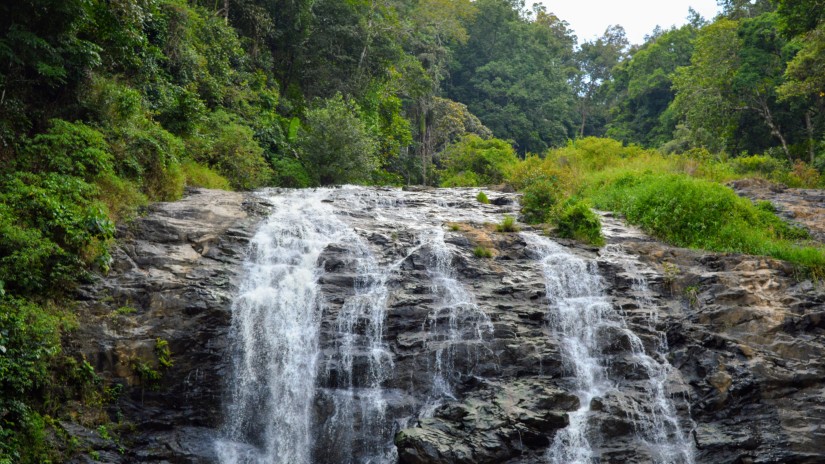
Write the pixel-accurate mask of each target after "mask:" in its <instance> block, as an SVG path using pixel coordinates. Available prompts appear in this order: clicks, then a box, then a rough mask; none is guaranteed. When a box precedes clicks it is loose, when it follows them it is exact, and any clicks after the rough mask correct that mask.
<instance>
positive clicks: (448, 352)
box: [419, 228, 493, 415]
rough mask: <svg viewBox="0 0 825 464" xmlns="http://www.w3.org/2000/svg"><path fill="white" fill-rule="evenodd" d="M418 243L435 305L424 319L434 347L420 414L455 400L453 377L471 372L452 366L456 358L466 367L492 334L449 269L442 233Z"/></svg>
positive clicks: (434, 231)
mask: <svg viewBox="0 0 825 464" xmlns="http://www.w3.org/2000/svg"><path fill="white" fill-rule="evenodd" d="M419 240H420V242H421V243H422V245H423V246H426V247H427V248H428V249H429V251H430V263H428V264H429V265H428V270H427V272H428V274H429V275H430V278H431V281H432V290H433V294H435V295H437V296H438V299H439V300H438V302H437V303H436V306H435V307H434V308H433V310H432V312H430V314H429V315H428V317H427V320H426V327H425V329H426V331H427V333H428V340H427V344H428V345H430V346H433V347H435V352H436V354H435V360H434V365H433V367H432V376H433V386H432V398H431V400H430V402H429V405H428V406H425V410H424V411H423V412H422V414H423V415H428V414H429V413H430V412H432V409H434V408H435V407H436V406H437V405H438V404H439V401H440V400H441V399H444V398H452V399H455V396H454V393H453V383H454V381H455V380H456V378H457V377H460V376H464V375H471V374H472V372H471V371H470V370H468V369H465V371H464V372H462V370H461V369H457V367H456V362H455V361H456V357H458V356H463V357H465V358H467V362H466V365H467V366H469V367H470V368H471V367H472V365H473V364H474V362H473V361H474V360H476V359H477V358H478V355H479V352H480V350H482V349H483V348H482V342H483V340H484V335H485V334H490V333H492V331H493V324H492V322H491V321H490V318H489V317H488V316H487V314H485V313H484V311H482V310H481V309H480V308H479V307H478V305H477V304H476V302H475V299H474V298H473V295H472V294H471V293H470V292H468V291H467V289H466V288H465V287H464V286H463V285H462V284H461V283H460V282H459V281H458V279H457V278H456V276H455V270H454V269H453V267H452V264H451V261H452V251H451V250H450V248H449V247H448V246H447V243H446V242H445V241H444V231H443V230H442V229H441V228H433V229H428V230H426V231H424V232H423V233H422V234H421V237H420V239H419Z"/></svg>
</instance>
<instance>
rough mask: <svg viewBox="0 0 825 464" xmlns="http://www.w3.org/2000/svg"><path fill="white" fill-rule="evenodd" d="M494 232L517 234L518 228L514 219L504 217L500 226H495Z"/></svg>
mask: <svg viewBox="0 0 825 464" xmlns="http://www.w3.org/2000/svg"><path fill="white" fill-rule="evenodd" d="M496 231H498V232H518V226H516V218H514V217H513V216H504V220H503V221H501V224H499V225H497V226H496Z"/></svg>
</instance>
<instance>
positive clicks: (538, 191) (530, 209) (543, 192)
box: [521, 179, 564, 224]
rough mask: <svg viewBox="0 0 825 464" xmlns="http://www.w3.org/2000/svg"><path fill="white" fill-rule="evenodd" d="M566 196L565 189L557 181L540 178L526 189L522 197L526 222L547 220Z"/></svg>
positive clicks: (533, 222)
mask: <svg viewBox="0 0 825 464" xmlns="http://www.w3.org/2000/svg"><path fill="white" fill-rule="evenodd" d="M563 198H564V191H563V189H562V188H561V185H559V183H558V182H557V181H554V180H552V179H542V180H538V181H536V182H534V183H532V184H530V185H528V186H527V187H526V188H525V189H524V195H523V196H522V198H521V214H522V216H523V219H524V222H526V223H528V224H540V223H543V222H547V221H548V220H549V219H550V218H551V217H552V215H553V213H554V210H555V209H556V207H557V206H558V205H559V204H560V203H561V201H562V200H563Z"/></svg>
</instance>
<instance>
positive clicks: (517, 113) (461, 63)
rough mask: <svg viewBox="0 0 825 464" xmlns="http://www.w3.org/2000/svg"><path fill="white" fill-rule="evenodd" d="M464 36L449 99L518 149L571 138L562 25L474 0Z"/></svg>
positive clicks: (496, 2)
mask: <svg viewBox="0 0 825 464" xmlns="http://www.w3.org/2000/svg"><path fill="white" fill-rule="evenodd" d="M476 8H477V9H478V14H477V15H476V16H475V19H474V21H473V22H472V23H471V24H470V25H468V27H467V30H468V31H469V32H470V38H469V40H468V41H467V44H466V45H465V46H463V47H461V48H460V49H459V50H458V51H457V52H456V62H455V65H454V68H453V72H452V74H451V76H450V80H449V84H448V86H447V88H448V95H449V96H450V97H451V98H453V99H454V100H457V101H460V102H462V103H465V104H467V106H468V107H469V109H470V111H471V112H473V113H474V114H476V115H477V116H478V117H479V118H480V119H481V121H482V122H483V123H484V124H485V125H486V126H487V127H489V128H490V129H491V130H492V131H493V133H494V134H495V135H496V136H497V137H500V138H505V139H510V140H512V141H514V142H515V143H516V145H517V147H518V150H519V152H521V153H526V152H536V153H539V152H542V151H544V150H545V149H546V148H547V147H549V146H551V145H557V144H561V143H563V142H564V141H566V140H567V139H568V137H570V135H572V134H571V132H572V126H573V124H574V122H573V121H572V117H573V107H572V104H573V98H572V91H571V89H570V86H569V84H568V78H569V77H570V75H569V73H568V69H569V66H570V64H571V60H572V51H573V43H574V38H573V36H572V34H571V33H570V32H569V30H568V29H567V25H566V23H564V22H563V21H561V20H560V19H558V18H557V17H556V16H554V15H550V14H547V13H546V12H545V11H543V10H538V13H537V14H536V16H535V19H534V20H528V19H527V18H528V17H529V16H531V15H528V14H527V12H526V11H525V10H524V9H523V2H519V1H508V0H478V1H477V2H476Z"/></svg>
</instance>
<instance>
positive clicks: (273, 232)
mask: <svg viewBox="0 0 825 464" xmlns="http://www.w3.org/2000/svg"><path fill="white" fill-rule="evenodd" d="M475 193H476V192H475V191H472V190H445V191H440V192H438V193H437V194H428V195H417V194H414V193H407V192H402V191H400V190H395V189H383V190H379V189H368V188H360V187H344V188H338V189H317V190H301V191H271V192H263V193H262V195H264V196H265V197H266V201H267V202H268V203H270V204H271V205H272V212H271V214H270V216H269V218H268V219H267V220H266V221H264V223H263V224H262V225H261V226H260V228H259V230H258V231H257V233H256V235H255V236H254V238H253V239H252V243H251V244H250V254H249V257H248V259H247V262H246V269H245V279H244V281H243V283H242V284H241V286H240V289H239V292H238V296H237V298H236V300H235V302H234V305H233V321H232V329H231V337H232V339H231V342H232V346H233V349H234V352H233V356H234V363H233V364H234V370H233V372H232V373H231V378H230V379H228V395H229V398H228V399H227V402H226V416H225V417H226V423H225V425H224V427H223V432H222V438H221V439H220V440H219V441H218V442H217V443H216V446H215V450H216V452H217V455H218V459H219V461H220V462H221V463H223V464H273V463H289V464H318V463H324V464H331V463H335V464H392V463H395V462H397V460H398V455H397V452H396V449H395V446H394V444H393V437H394V435H395V433H396V432H398V430H399V429H400V428H402V427H404V426H405V424H407V423H408V421H411V420H416V418H429V417H432V416H433V414H434V412H435V411H436V409H437V408H438V407H439V406H441V405H443V404H445V403H448V402H450V401H456V400H459V399H460V395H459V392H458V391H457V390H456V388H457V386H458V385H459V384H461V382H463V381H465V380H467V379H468V378H470V377H473V378H474V381H478V382H483V381H484V380H483V379H481V375H480V374H479V373H478V372H476V371H475V366H476V365H477V364H478V363H479V362H480V360H481V359H482V358H484V362H486V364H485V366H486V369H488V372H490V371H489V369H490V366H491V365H497V364H495V363H494V362H491V361H490V360H491V359H494V358H495V356H496V355H495V353H493V352H492V351H491V350H490V348H489V347H488V346H487V344H488V341H487V340H488V339H489V338H490V337H492V334H493V322H492V320H491V318H490V315H489V314H488V313H487V311H486V310H485V308H484V307H483V305H480V304H479V303H478V302H477V301H476V297H475V295H474V293H473V287H472V285H471V280H472V279H469V281H468V277H467V276H462V275H461V274H460V272H458V269H457V268H456V267H455V263H456V260H457V259H465V260H466V259H474V258H472V257H471V256H470V252H469V251H467V249H466V247H464V248H462V247H460V246H458V245H456V243H461V242H460V240H461V239H463V236H461V234H460V233H458V232H453V231H449V228H448V227H447V224H449V223H451V221H456V222H474V223H476V224H480V223H482V222H488V223H491V222H499V221H500V220H501V218H502V215H503V213H504V212H507V208H503V209H502V208H496V207H494V206H491V205H479V204H478V203H477V202H475V201H474V197H475ZM481 230H484V229H483V227H482V228H481ZM397 234H406V235H407V236H408V237H412V238H408V239H406V241H402V242H396V240H395V238H394V237H395V236H397ZM522 237H523V240H524V241H525V242H526V243H527V247H528V251H529V254H530V255H531V256H532V257H533V258H534V259H535V260H536V261H537V262H538V263H539V267H540V268H541V270H542V271H543V274H544V278H545V284H546V293H547V299H548V302H549V310H548V327H549V328H550V330H552V331H553V332H554V333H555V335H556V336H557V338H558V339H559V340H560V343H561V350H562V352H563V363H564V367H565V368H566V370H567V371H568V372H570V373H571V374H572V376H571V377H572V378H573V379H574V382H575V385H574V389H575V393H576V395H577V396H578V397H579V399H580V400H581V407H580V408H579V410H577V411H574V412H572V413H571V414H570V425H569V426H568V427H566V428H564V429H562V430H561V431H559V432H558V433H557V434H556V435H555V438H554V440H553V442H552V445H551V447H550V449H549V450H548V451H547V453H546V456H545V457H546V460H547V462H551V463H564V464H572V463H582V464H590V463H592V462H595V460H597V459H598V458H599V453H600V450H599V441H600V440H603V439H604V438H605V437H599V436H598V433H596V431H595V429H594V427H593V426H592V422H593V420H594V415H593V411H592V407H591V405H592V404H593V402H594V401H600V400H601V399H602V398H604V397H606V396H609V395H611V394H614V393H617V392H619V390H620V389H621V388H624V387H622V386H621V385H620V379H616V378H612V377H611V374H610V369H609V366H608V364H607V362H606V360H605V358H604V356H603V351H604V344H605V337H606V336H607V335H610V334H612V336H614V337H615V336H616V334H618V335H619V336H621V337H624V338H625V339H626V340H628V344H629V357H630V359H631V363H632V364H633V365H634V366H636V368H637V369H639V370H640V371H641V372H643V375H642V377H643V378H644V379H646V380H645V381H644V382H642V384H643V388H644V389H645V395H642V396H639V395H637V396H635V397H634V398H639V397H644V398H647V400H644V401H641V402H640V401H637V400H634V401H630V402H628V403H627V404H626V405H624V409H625V410H626V413H627V414H628V415H629V416H630V417H631V419H632V421H633V424H634V426H635V435H636V440H637V442H638V446H639V447H644V448H645V449H646V450H648V455H650V456H651V457H652V459H653V461H654V462H656V463H661V464H692V463H693V451H692V448H691V446H690V443H689V441H688V440H687V439H686V438H685V433H684V431H683V430H682V428H681V426H680V422H679V420H678V417H677V416H678V414H677V411H676V407H675V406H674V403H673V401H672V400H671V398H670V395H669V393H668V384H669V381H670V376H671V375H672V373H673V369H672V368H671V367H670V366H669V364H667V362H666V361H665V360H664V358H663V357H662V356H661V355H660V351H663V350H664V349H665V348H666V347H665V346H664V339H663V338H662V339H661V340H660V341H658V342H656V343H654V345H655V346H654V347H653V351H652V354H648V353H647V352H646V351H645V346H644V344H643V343H642V340H641V339H640V338H639V336H637V335H636V334H635V333H634V332H633V331H631V330H630V329H629V328H628V324H627V321H626V320H625V318H624V317H623V315H622V313H621V312H620V311H618V310H616V309H615V308H614V307H613V306H612V305H611V303H610V300H609V299H608V297H607V296H606V295H605V290H604V284H603V282H602V279H601V277H600V275H599V272H598V265H597V262H596V261H595V260H588V259H583V258H581V257H578V256H576V255H574V254H571V253H570V252H569V251H567V249H565V248H563V247H561V246H560V245H558V244H556V243H554V242H552V241H550V240H548V239H546V238H544V237H540V236H538V235H535V234H532V233H524V234H522ZM456 240H458V241H456ZM465 240H466V239H465ZM330 256H332V258H330ZM468 256H469V257H468ZM327 259H333V260H335V263H332V264H330V263H328V262H327V261H326V260H327ZM604 259H608V260H612V261H613V262H616V263H619V265H621V266H624V267H625V268H626V270H627V273H628V274H630V275H632V276H634V279H635V280H634V290H636V291H635V293H636V294H637V295H638V298H639V303H638V304H639V306H640V307H649V306H650V304H649V301H647V300H645V298H646V296H645V295H647V293H646V292H647V287H646V281H645V279H644V275H643V273H642V272H639V271H638V269H637V268H638V266H637V263H635V262H634V261H633V260H632V257H630V256H628V255H626V254H624V253H623V252H622V250H620V249H613V248H609V249H606V251H605V253H604ZM527 262H528V264H529V263H530V262H529V261H527ZM327 264H330V265H333V264H334V266H337V268H336V269H337V270H336V271H335V272H334V273H333V274H334V276H335V278H337V279H351V282H352V284H351V285H344V286H343V287H342V286H341V285H340V284H336V285H337V287H336V288H349V289H350V290H348V291H349V293H347V294H346V295H345V296H340V295H339V296H338V297H336V298H340V301H332V300H328V299H327V296H325V293H324V292H325V291H324V285H325V279H326V278H327V277H328V274H327V272H326V271H325V266H326V265H327ZM529 265H530V266H533V265H532V264H529ZM533 272H535V271H533ZM405 273H414V274H415V275H416V276H417V277H416V278H417V279H423V280H424V281H426V282H428V283H429V286H427V287H422V288H421V289H420V290H417V292H419V293H423V294H425V295H426V298H423V299H422V301H427V302H428V303H427V304H426V306H425V307H422V308H420V309H421V310H422V311H424V312H425V314H426V315H421V316H420V317H421V319H418V320H419V321H421V322H420V324H421V330H420V332H421V333H422V334H423V338H422V340H421V344H422V345H421V348H420V352H419V353H420V354H419V355H417V356H420V355H424V356H426V359H425V360H424V361H422V365H424V366H426V368H425V370H426V372H424V371H422V372H420V373H416V374H417V375H420V377H419V378H417V379H416V380H415V382H417V383H416V384H417V385H420V390H419V391H416V392H412V391H406V390H405V387H404V386H403V383H399V382H398V379H395V377H394V376H395V369H396V362H397V359H396V358H395V357H396V356H397V355H396V354H394V349H395V348H394V345H393V343H394V341H392V340H388V338H387V334H386V331H387V329H386V324H387V319H388V316H389V309H388V308H389V307H390V305H391V304H392V300H393V292H394V288H397V286H399V285H403V284H404V282H403V279H404V275H405ZM416 273H417V274H416ZM414 309H416V308H411V309H410V310H414ZM654 314H655V311H651V313H650V317H654ZM653 326H655V321H653V320H652V319H650V330H651V332H655V331H654V330H653ZM399 405H400V406H399ZM317 443H324V444H327V446H326V448H324V449H320V448H319V447H318V446H317ZM330 443H332V444H334V446H329V444H330Z"/></svg>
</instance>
